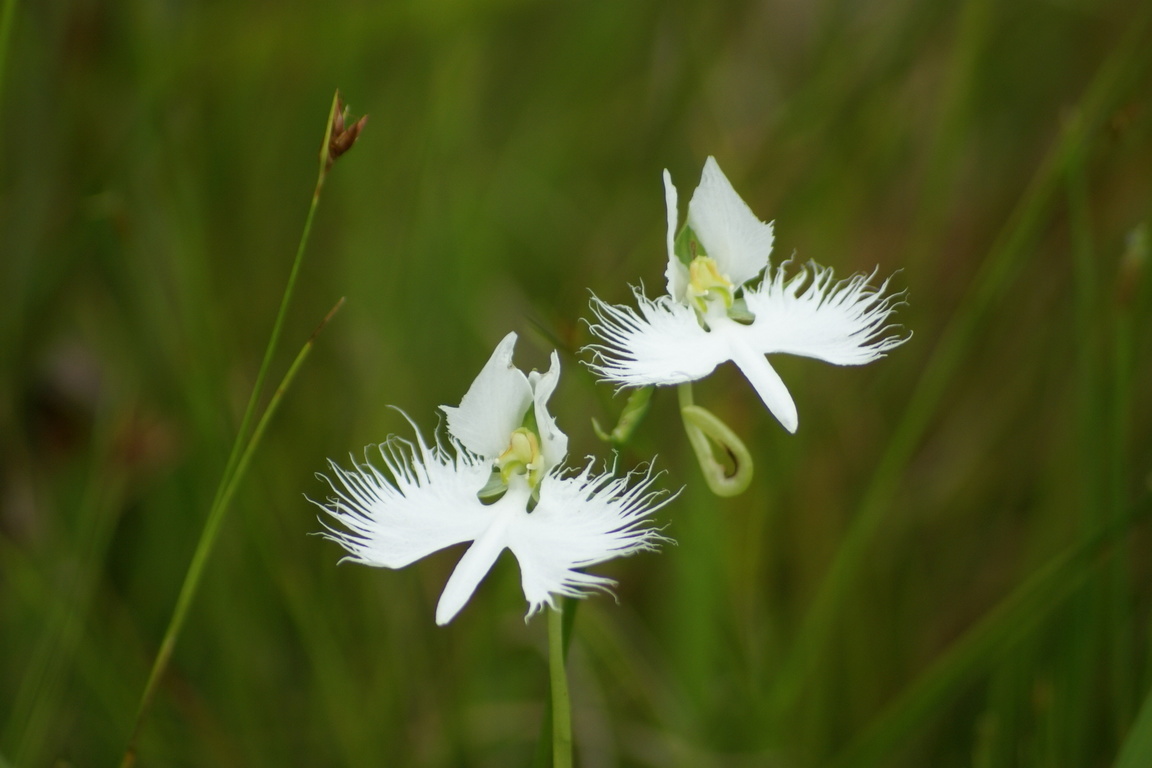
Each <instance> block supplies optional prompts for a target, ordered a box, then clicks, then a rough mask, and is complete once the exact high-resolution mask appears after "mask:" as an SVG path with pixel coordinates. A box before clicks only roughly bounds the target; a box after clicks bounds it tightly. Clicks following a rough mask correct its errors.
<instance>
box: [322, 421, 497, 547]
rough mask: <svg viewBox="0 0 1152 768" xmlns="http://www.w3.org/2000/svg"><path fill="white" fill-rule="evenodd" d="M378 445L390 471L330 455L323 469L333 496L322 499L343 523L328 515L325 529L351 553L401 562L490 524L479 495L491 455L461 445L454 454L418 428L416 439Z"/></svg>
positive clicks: (474, 533) (467, 537) (326, 534)
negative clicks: (346, 464)
mask: <svg viewBox="0 0 1152 768" xmlns="http://www.w3.org/2000/svg"><path fill="white" fill-rule="evenodd" d="M378 448H379V451H380V456H381V458H382V459H383V463H384V466H385V468H386V469H387V474H385V473H384V472H382V471H381V470H379V469H377V468H376V467H374V466H372V465H371V464H369V463H367V462H365V463H363V464H354V465H353V468H352V469H343V468H342V467H340V466H339V465H338V464H336V463H335V462H329V466H330V468H331V474H330V475H329V476H323V477H324V479H325V480H326V481H327V482H328V484H329V486H331V488H332V491H333V493H334V494H335V495H334V496H333V497H331V498H329V499H328V501H327V503H324V504H320V503H317V505H318V506H320V507H321V508H322V509H324V511H325V512H327V513H328V514H329V515H330V516H331V517H332V519H333V520H334V521H335V522H336V523H338V524H339V526H340V527H333V526H331V525H329V524H328V523H327V521H322V522H324V527H325V529H326V530H325V531H324V532H323V533H322V535H323V536H324V537H325V538H327V539H331V540H332V541H335V542H336V543H338V544H340V545H341V546H342V547H344V549H346V550H348V557H347V558H345V559H348V560H352V561H354V562H357V563H363V564H364V565H371V566H377V567H381V568H403V567H404V566H406V565H409V564H410V563H413V562H415V561H416V560H419V559H420V558H422V557H425V556H427V555H430V554H431V553H433V552H436V551H438V550H441V549H444V548H445V547H450V546H452V545H453V544H459V543H461V542H464V541H471V540H473V539H475V538H476V537H477V536H479V535H480V534H481V533H482V532H483V531H484V530H485V528H486V527H487V526H488V525H489V523H490V521H491V511H490V509H489V508H488V507H485V506H484V505H483V504H481V503H480V501H479V499H477V497H476V492H477V491H478V490H479V489H480V488H482V487H483V486H484V483H485V482H486V481H487V480H488V477H489V474H490V472H491V470H490V465H489V463H488V462H487V461H485V460H483V459H481V458H479V457H477V456H474V455H472V454H470V453H468V452H467V451H464V450H462V449H461V448H460V447H459V446H458V445H454V446H453V448H455V449H456V455H455V456H454V457H453V456H450V455H449V454H448V452H447V451H446V450H444V448H443V447H442V446H440V445H436V446H434V447H429V446H428V445H426V444H425V443H424V440H423V438H422V437H421V436H420V434H419V432H417V434H416V444H415V445H413V444H412V443H410V442H409V441H407V440H402V439H400V438H396V437H393V438H391V439H390V440H388V442H386V443H384V444H383V445H380V446H378Z"/></svg>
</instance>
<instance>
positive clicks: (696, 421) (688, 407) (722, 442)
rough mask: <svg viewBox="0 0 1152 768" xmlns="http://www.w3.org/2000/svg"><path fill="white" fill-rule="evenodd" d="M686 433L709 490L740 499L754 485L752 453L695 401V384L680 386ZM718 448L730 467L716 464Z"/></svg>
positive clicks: (735, 435)
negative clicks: (714, 449)
mask: <svg viewBox="0 0 1152 768" xmlns="http://www.w3.org/2000/svg"><path fill="white" fill-rule="evenodd" d="M676 394H677V396H678V397H679V400H680V417H681V418H682V419H683V420H684V432H685V433H686V434H687V435H688V442H689V443H690V444H691V445H692V450H693V451H695V453H696V461H697V462H699V464H700V471H701V472H703V473H704V480H705V482H707V483H708V488H709V489H710V490H711V491H712V493H714V494H716V495H717V496H723V497H729V496H738V495H740V494H741V493H744V491H746V490H748V486H749V485H751V483H752V471H753V465H752V454H751V453H750V452H749V451H748V448H747V447H746V446H745V445H744V441H742V440H741V439H740V438H739V436H738V435H737V434H736V433H735V432H733V431H732V429H731V428H730V427H729V426H728V425H727V424H725V423H724V422H723V421H721V420H720V419H719V418H718V417H717V416H716V415H715V414H714V413H712V412H711V411H709V410H707V409H705V408H701V407H700V406H698V405H695V404H693V402H692V382H685V383H683V384H681V385H679V386H678V387H677V391H676ZM713 445H716V446H717V447H718V448H720V450H722V451H723V452H724V454H725V455H726V456H727V457H728V459H729V460H730V461H731V467H729V466H727V465H726V464H724V463H722V462H720V461H717V459H716V454H715V452H714V451H713Z"/></svg>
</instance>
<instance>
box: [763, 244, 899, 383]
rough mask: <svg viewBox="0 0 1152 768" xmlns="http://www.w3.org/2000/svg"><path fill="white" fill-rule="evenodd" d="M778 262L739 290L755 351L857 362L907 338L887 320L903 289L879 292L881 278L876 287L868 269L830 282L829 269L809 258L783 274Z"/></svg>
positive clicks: (883, 288)
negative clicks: (759, 282)
mask: <svg viewBox="0 0 1152 768" xmlns="http://www.w3.org/2000/svg"><path fill="white" fill-rule="evenodd" d="M784 266H785V265H782V266H781V267H780V268H779V269H776V270H774V273H773V274H772V276H771V279H765V280H764V283H763V284H762V285H761V286H760V287H758V288H756V289H755V290H749V291H745V294H744V298H745V300H746V301H747V303H748V309H749V310H750V311H751V312H752V314H753V315H755V316H756V320H755V322H753V324H752V326H751V328H752V332H753V333H752V336H753V337H754V339H755V341H754V342H753V344H754V347H755V349H757V350H758V351H760V352H762V353H765V354H772V353H777V352H780V353H786V354H790V355H802V356H804V357H813V358H816V359H817V360H823V361H825V362H828V363H833V364H835V365H863V364H864V363H870V362H872V361H873V360H877V359H879V358H881V357H883V356H884V353H885V352H887V351H888V350H890V349H892V348H893V347H896V346H899V345H900V344H903V343H904V342H905V341H907V340H908V337H907V336H897V335H894V334H893V327H892V326H891V325H890V324H889V323H888V320H889V318H890V317H891V316H892V313H893V312H894V311H895V309H896V307H897V306H898V305H899V303H900V302H901V301H902V300H903V294H889V295H885V293H886V291H887V289H888V281H887V280H886V281H884V283H883V284H881V285H880V287H879V288H874V287H872V286H871V285H869V281H870V279H871V277H872V275H855V276H853V277H851V278H849V279H847V280H842V281H840V282H833V279H832V270H830V269H825V268H823V267H820V266H818V265H816V264H811V263H810V264H809V265H808V266H806V267H804V268H802V269H801V270H800V271H799V272H798V273H797V274H795V275H794V276H792V277H791V278H789V279H787V280H785V277H784V268H783V267H784ZM873 274H875V273H873Z"/></svg>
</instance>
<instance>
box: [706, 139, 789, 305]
mask: <svg viewBox="0 0 1152 768" xmlns="http://www.w3.org/2000/svg"><path fill="white" fill-rule="evenodd" d="M688 226H690V227H692V230H693V231H694V232H695V233H696V237H698V238H699V239H700V243H701V244H702V245H703V246H704V249H705V250H706V251H708V255H709V256H711V257H712V258H713V259H715V260H716V266H717V267H718V268H719V269H720V272H721V273H722V274H725V275H727V276H728V279H729V280H731V281H732V282H733V283H734V284H735V285H737V286H739V285H743V284H744V283H746V282H748V281H749V280H751V279H752V278H754V277H756V275H758V274H760V272H761V271H762V270H763V269H764V268H765V267H766V266H768V258H769V256H771V255H772V241H773V234H772V222H768V223H767V224H766V223H764V222H762V221H760V219H758V218H757V217H756V214H754V213H752V209H751V208H749V207H748V205H747V204H746V203H745V202H744V201H743V200H741V199H740V196H739V195H738V194H736V190H734V189H732V185H731V184H730V183H729V182H728V178H727V177H726V176H725V175H724V172H723V171H721V170H720V166H719V165H717V164H716V160H715V159H714V158H711V157H709V158H708V160H707V161H705V163H704V172H703V174H701V176H700V186H698V187H696V191H695V192H693V193H692V200H691V202H689V203H688Z"/></svg>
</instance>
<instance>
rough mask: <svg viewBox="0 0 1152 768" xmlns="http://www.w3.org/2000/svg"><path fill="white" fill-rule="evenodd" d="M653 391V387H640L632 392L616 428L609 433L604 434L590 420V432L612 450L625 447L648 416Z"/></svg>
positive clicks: (595, 423) (598, 424) (595, 421)
mask: <svg viewBox="0 0 1152 768" xmlns="http://www.w3.org/2000/svg"><path fill="white" fill-rule="evenodd" d="M655 389H656V388H655V387H640V388H639V389H634V390H632V394H631V395H629V396H628V402H627V403H625V404H624V410H622V411H621V412H620V418H619V419H617V421H616V426H615V428H613V430H612V431H611V432H605V431H604V429H603V428H602V427H601V426H600V422H598V421H597V420H596V419H592V431H594V432H595V433H596V437H598V438H600V439H601V440H603V441H604V442H606V443H609V444H611V445H612V447H614V448H620V447H622V446H624V445H626V444H627V443H628V441H629V440H631V439H632V434H633V433H634V432H635V431H636V428H637V427H638V426H640V422H641V421H643V420H644V417H645V416H646V415H647V414H648V408H649V407H650V406H651V405H652V392H653V391H654V390H655Z"/></svg>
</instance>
